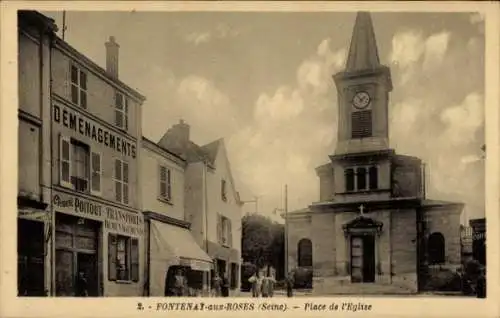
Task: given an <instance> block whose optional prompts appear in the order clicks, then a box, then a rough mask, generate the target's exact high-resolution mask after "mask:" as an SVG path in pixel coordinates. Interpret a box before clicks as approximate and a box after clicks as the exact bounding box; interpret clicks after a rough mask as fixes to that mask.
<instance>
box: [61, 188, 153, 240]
mask: <svg viewBox="0 0 500 318" xmlns="http://www.w3.org/2000/svg"><path fill="white" fill-rule="evenodd" d="M52 205H53V207H54V210H55V211H57V212H63V213H67V214H71V215H75V216H78V217H82V218H89V219H93V220H97V221H101V222H103V223H104V227H105V228H106V229H107V230H109V231H112V232H118V233H124V234H129V235H142V234H143V233H144V221H143V218H142V215H141V214H140V213H133V212H128V211H125V210H122V209H117V208H115V207H112V206H108V205H105V204H102V203H100V202H96V201H91V200H88V199H86V198H82V197H78V196H75V195H70V194H66V193H62V192H56V193H55V194H54V195H52Z"/></svg>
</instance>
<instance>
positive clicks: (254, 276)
mask: <svg viewBox="0 0 500 318" xmlns="http://www.w3.org/2000/svg"><path fill="white" fill-rule="evenodd" d="M259 279H260V278H259V272H258V271H255V272H254V273H253V274H252V276H250V278H249V279H248V282H249V283H250V284H252V297H254V298H257V297H259V289H258V288H259V286H258V285H259Z"/></svg>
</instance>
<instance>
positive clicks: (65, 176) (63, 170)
mask: <svg viewBox="0 0 500 318" xmlns="http://www.w3.org/2000/svg"><path fill="white" fill-rule="evenodd" d="M70 178H71V140H70V139H69V138H66V137H62V136H61V139H60V143H59V179H60V184H61V185H62V186H65V187H72V185H71V180H70Z"/></svg>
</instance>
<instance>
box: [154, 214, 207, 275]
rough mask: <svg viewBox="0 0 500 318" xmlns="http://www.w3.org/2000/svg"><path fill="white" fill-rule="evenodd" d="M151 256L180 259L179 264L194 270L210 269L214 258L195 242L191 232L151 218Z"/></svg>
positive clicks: (157, 258)
mask: <svg viewBox="0 0 500 318" xmlns="http://www.w3.org/2000/svg"><path fill="white" fill-rule="evenodd" d="M150 235H151V257H152V258H155V259H156V260H157V261H158V260H165V261H167V263H170V262H171V261H172V258H175V259H177V260H178V264H179V265H183V266H189V267H191V268H192V269H194V270H200V271H210V270H211V269H212V259H211V258H210V257H209V256H208V255H207V253H205V252H204V251H203V250H202V249H201V248H200V246H199V245H198V244H197V243H196V242H195V240H194V237H193V236H192V235H191V232H190V231H189V230H188V229H186V228H182V227H179V226H175V225H170V224H167V223H162V222H159V221H155V220H151V234H150Z"/></svg>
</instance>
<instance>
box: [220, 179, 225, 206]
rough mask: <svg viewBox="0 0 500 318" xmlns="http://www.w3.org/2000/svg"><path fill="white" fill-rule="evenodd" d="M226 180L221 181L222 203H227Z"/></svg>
mask: <svg viewBox="0 0 500 318" xmlns="http://www.w3.org/2000/svg"><path fill="white" fill-rule="evenodd" d="M226 191H227V190H226V180H224V179H223V180H221V182H220V193H221V198H222V201H224V202H225V201H227V192H226Z"/></svg>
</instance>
